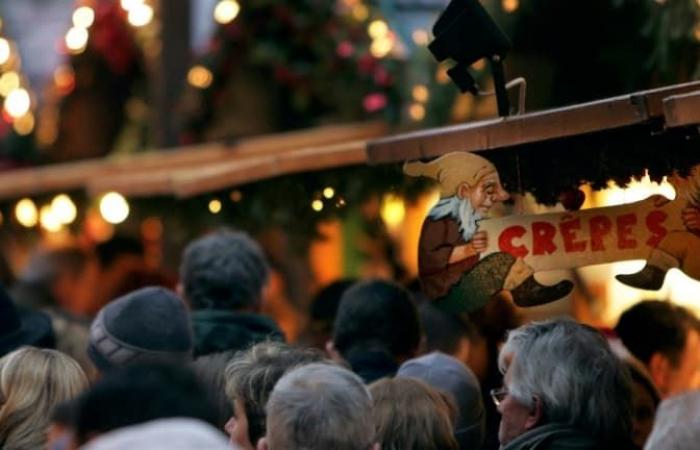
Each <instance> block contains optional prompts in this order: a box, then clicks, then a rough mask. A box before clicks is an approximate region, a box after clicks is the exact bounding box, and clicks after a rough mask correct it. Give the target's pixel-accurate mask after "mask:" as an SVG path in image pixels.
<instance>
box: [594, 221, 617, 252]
mask: <svg viewBox="0 0 700 450" xmlns="http://www.w3.org/2000/svg"><path fill="white" fill-rule="evenodd" d="M590 226H591V251H594V252H602V251H605V242H604V240H605V235H607V234H609V233H610V231H611V230H612V220H610V218H608V217H605V216H594V217H591V222H590Z"/></svg>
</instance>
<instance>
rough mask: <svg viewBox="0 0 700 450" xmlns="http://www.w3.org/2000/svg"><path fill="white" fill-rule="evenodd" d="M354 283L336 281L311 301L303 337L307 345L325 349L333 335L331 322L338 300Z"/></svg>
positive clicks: (346, 280)
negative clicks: (307, 322)
mask: <svg viewBox="0 0 700 450" xmlns="http://www.w3.org/2000/svg"><path fill="white" fill-rule="evenodd" d="M355 282H356V280H353V279H344V280H337V281H334V282H332V283H331V284H329V285H327V286H324V287H323V288H322V289H321V290H320V291H318V293H316V295H315V296H314V298H313V299H312V300H311V307H310V309H309V324H308V326H307V330H306V332H305V336H304V340H305V342H307V343H308V345H310V346H312V347H315V348H318V349H321V350H323V349H325V346H326V343H327V342H328V341H329V340H330V339H331V337H332V335H333V322H334V321H335V316H336V314H337V313H338V305H340V298H341V297H342V295H343V293H345V291H347V290H348V289H349V288H350V287H351V286H352V285H353V284H355Z"/></svg>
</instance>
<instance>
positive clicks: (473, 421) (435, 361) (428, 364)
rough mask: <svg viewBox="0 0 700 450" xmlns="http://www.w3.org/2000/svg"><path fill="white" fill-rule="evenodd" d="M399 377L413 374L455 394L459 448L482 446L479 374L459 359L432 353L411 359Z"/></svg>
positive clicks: (483, 418)
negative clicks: (477, 377)
mask: <svg viewBox="0 0 700 450" xmlns="http://www.w3.org/2000/svg"><path fill="white" fill-rule="evenodd" d="M396 376H399V377H412V378H418V379H419V380H422V381H425V382H426V383H428V384H429V385H430V386H432V387H434V388H437V389H440V390H441V391H443V392H448V393H450V394H452V396H453V397H454V399H455V401H456V402H457V409H458V417H457V424H456V425H455V438H456V439H457V442H458V443H459V447H460V448H462V449H465V448H480V447H481V444H482V443H483V440H484V433H485V428H484V427H485V426H486V425H485V420H486V416H485V413H484V403H483V401H482V400H481V387H480V386H479V381H478V380H477V379H476V376H475V375H474V374H473V373H472V371H471V370H469V368H468V367H467V366H465V365H464V364H463V363H462V362H461V361H460V360H458V359H456V358H453V357H451V356H448V355H445V354H444V353H439V352H433V353H429V354H427V355H424V356H421V357H420V358H415V359H410V360H408V361H406V362H405V363H403V364H402V365H401V367H399V371H398V373H397V374H396Z"/></svg>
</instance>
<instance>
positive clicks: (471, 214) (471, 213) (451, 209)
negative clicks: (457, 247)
mask: <svg viewBox="0 0 700 450" xmlns="http://www.w3.org/2000/svg"><path fill="white" fill-rule="evenodd" d="M428 217H430V218H431V219H432V220H442V219H444V218H445V217H451V218H453V219H454V220H456V221H457V222H458V223H459V231H460V233H462V237H463V238H464V240H465V241H467V242H469V241H471V240H472V237H474V233H476V230H477V229H478V228H479V221H480V220H481V215H480V214H479V213H478V212H477V211H476V210H475V209H474V208H472V204H471V202H470V201H469V199H468V198H465V199H463V200H460V198H459V197H457V196H456V195H453V196H452V197H447V198H443V199H440V201H439V202H437V204H436V205H435V206H433V208H432V209H431V210H430V212H429V213H428Z"/></svg>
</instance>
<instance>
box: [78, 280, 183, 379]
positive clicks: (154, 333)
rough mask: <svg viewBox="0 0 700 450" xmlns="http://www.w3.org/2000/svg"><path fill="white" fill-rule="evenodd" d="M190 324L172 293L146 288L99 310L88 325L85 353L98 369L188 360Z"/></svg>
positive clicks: (178, 299)
mask: <svg viewBox="0 0 700 450" xmlns="http://www.w3.org/2000/svg"><path fill="white" fill-rule="evenodd" d="M192 347H193V339H192V323H191V321H190V316H189V313H188V311H187V309H186V308H185V304H184V303H183V301H182V300H180V298H178V297H177V296H176V295H175V294H174V293H173V292H171V291H169V290H167V289H164V288H160V287H147V288H143V289H139V290H137V291H133V292H131V293H129V294H127V295H124V296H123V297H120V298H118V299H116V300H114V301H113V302H111V303H110V304H108V305H107V306H105V307H104V308H102V309H101V310H100V312H99V313H98V314H97V317H96V318H95V320H94V321H93V322H92V326H91V327H90V343H89V345H88V355H89V356H90V359H91V360H92V362H93V363H95V365H96V366H97V367H98V368H99V369H100V370H102V371H105V370H108V369H110V368H113V367H122V366H125V365H129V364H133V363H152V362H166V363H167V362H171V363H186V362H189V361H191V360H192Z"/></svg>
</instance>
